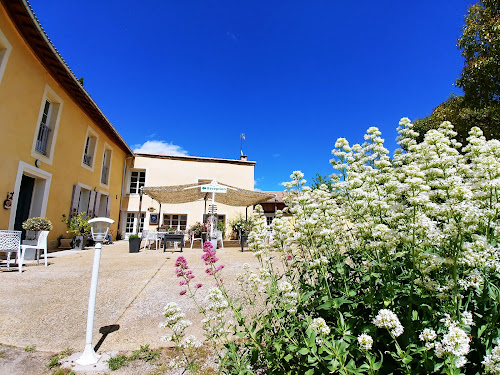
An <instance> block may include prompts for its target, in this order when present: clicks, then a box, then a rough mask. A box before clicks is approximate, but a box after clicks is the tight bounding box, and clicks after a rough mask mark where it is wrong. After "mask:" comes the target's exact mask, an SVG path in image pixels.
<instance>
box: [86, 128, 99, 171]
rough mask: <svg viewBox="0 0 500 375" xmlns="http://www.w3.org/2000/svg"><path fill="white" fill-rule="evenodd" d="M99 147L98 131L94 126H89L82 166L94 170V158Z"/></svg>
mask: <svg viewBox="0 0 500 375" xmlns="http://www.w3.org/2000/svg"><path fill="white" fill-rule="evenodd" d="M96 148H97V133H96V132H95V131H94V130H93V129H92V128H90V127H89V128H87V135H86V136H85V144H84V145H83V158H82V167H84V168H87V169H90V170H91V171H94V159H95V152H96Z"/></svg>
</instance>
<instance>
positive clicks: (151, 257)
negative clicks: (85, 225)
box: [0, 241, 258, 352]
mask: <svg viewBox="0 0 500 375" xmlns="http://www.w3.org/2000/svg"><path fill="white" fill-rule="evenodd" d="M239 250H240V249H239V248H234V247H233V248H225V249H219V250H217V256H218V258H219V259H220V260H219V263H222V264H225V265H226V267H225V268H224V269H223V271H222V276H223V277H224V280H225V281H224V282H225V283H227V284H226V285H229V286H230V287H236V281H235V277H236V274H237V273H239V272H241V268H242V267H241V266H242V265H243V264H244V263H248V264H250V266H251V267H252V268H257V267H258V261H257V259H256V258H255V257H254V256H253V254H252V253H251V252H243V253H241V252H240V251H239ZM180 255H183V256H185V257H186V259H187V261H188V264H189V266H190V268H191V269H192V270H193V272H194V274H195V275H196V278H195V279H194V280H193V282H197V283H198V282H200V283H203V287H202V288H201V289H199V293H198V294H199V295H200V299H202V298H203V297H204V295H205V293H206V291H207V290H208V288H210V287H212V286H213V285H214V280H213V279H211V278H210V277H209V276H207V275H206V274H205V268H206V267H205V265H204V264H203V261H202V260H201V258H200V257H201V255H202V250H201V249H189V248H188V249H185V250H184V252H183V253H178V252H176V253H172V252H166V253H163V252H162V251H161V250H159V251H156V250H144V249H141V251H140V252H139V253H135V254H130V253H129V252H128V242H127V241H119V242H117V243H115V244H113V245H106V246H104V247H103V250H102V257H101V263H100V270H99V284H98V288H97V301H96V312H95V320H94V333H93V337H94V339H93V343H94V345H97V344H100V345H99V350H98V351H99V352H107V351H114V350H136V349H139V347H140V346H141V345H145V344H150V346H151V347H152V348H156V347H160V346H166V344H165V343H163V342H161V341H160V338H161V337H162V336H163V335H165V334H167V332H166V331H165V329H162V328H159V326H158V325H159V323H160V322H161V321H162V320H163V315H162V312H163V307H164V306H165V304H166V303H167V302H170V301H175V302H177V303H178V304H179V305H180V306H181V308H182V309H183V310H184V312H185V313H186V318H187V319H189V320H191V321H192V322H193V326H192V327H191V329H190V331H189V333H190V334H195V335H196V336H198V337H200V338H201V335H202V329H201V323H200V320H201V319H202V317H201V316H200V315H199V314H198V312H197V310H196V308H195V305H194V303H193V302H192V301H191V300H190V299H189V298H188V297H187V296H180V295H179V291H180V290H181V287H180V286H179V280H178V279H177V278H176V276H175V272H174V270H175V267H174V262H175V259H176V258H177V257H178V256H180ZM93 256H94V249H93V248H90V249H87V250H82V251H65V252H58V253H52V254H49V255H48V259H49V266H48V267H45V266H44V265H43V263H42V262H41V263H40V265H36V264H34V265H28V266H27V267H23V272H22V273H21V274H20V273H19V272H18V271H17V267H13V268H11V271H7V270H6V268H4V267H2V269H1V271H0V285H1V290H2V298H1V299H0V342H1V343H3V344H7V345H13V346H16V347H21V348H23V347H26V346H28V345H35V346H36V349H37V350H41V351H51V352H60V351H62V350H64V349H67V348H72V349H74V350H76V351H82V350H83V348H84V346H85V329H86V324H87V307H88V297H89V288H90V276H91V271H92V262H93ZM106 330H108V331H111V332H108V334H107V335H106ZM103 332H104V334H103Z"/></svg>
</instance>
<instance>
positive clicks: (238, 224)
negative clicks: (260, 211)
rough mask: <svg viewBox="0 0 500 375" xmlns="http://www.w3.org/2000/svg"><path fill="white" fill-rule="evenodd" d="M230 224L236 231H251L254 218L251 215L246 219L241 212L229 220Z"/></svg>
mask: <svg viewBox="0 0 500 375" xmlns="http://www.w3.org/2000/svg"><path fill="white" fill-rule="evenodd" d="M229 225H230V226H231V229H232V230H233V232H234V233H238V234H239V233H240V231H242V232H250V231H251V230H252V226H253V221H252V218H251V217H249V218H248V219H245V217H244V216H243V215H241V214H238V216H236V217H235V218H233V219H231V220H229Z"/></svg>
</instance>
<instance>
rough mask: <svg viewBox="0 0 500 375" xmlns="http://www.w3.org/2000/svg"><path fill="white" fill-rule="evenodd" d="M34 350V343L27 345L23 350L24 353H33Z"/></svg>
mask: <svg viewBox="0 0 500 375" xmlns="http://www.w3.org/2000/svg"><path fill="white" fill-rule="evenodd" d="M35 350H36V346H35V345H28V346H26V347H25V348H24V351H25V352H26V353H33V352H34V351H35Z"/></svg>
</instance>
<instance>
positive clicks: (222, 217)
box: [203, 214, 226, 226]
mask: <svg viewBox="0 0 500 375" xmlns="http://www.w3.org/2000/svg"><path fill="white" fill-rule="evenodd" d="M215 216H217V223H222V224H223V225H224V226H225V225H226V215H215ZM209 217H210V215H209V214H204V215H203V222H204V223H208V218H209Z"/></svg>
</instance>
